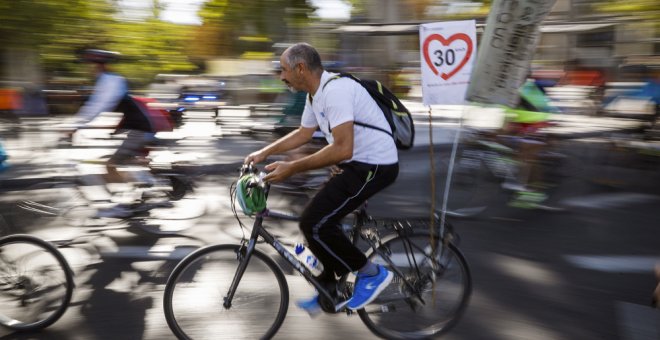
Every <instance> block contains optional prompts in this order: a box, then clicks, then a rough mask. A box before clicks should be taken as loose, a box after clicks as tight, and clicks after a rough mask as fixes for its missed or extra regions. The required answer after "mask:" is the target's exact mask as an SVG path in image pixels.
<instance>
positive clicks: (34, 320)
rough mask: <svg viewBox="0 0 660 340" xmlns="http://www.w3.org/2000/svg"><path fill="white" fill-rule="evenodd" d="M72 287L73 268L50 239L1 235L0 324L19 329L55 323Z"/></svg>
mask: <svg viewBox="0 0 660 340" xmlns="http://www.w3.org/2000/svg"><path fill="white" fill-rule="evenodd" d="M73 287H74V282H73V270H72V269H71V267H69V264H68V263H67V261H66V259H65V258H64V256H63V255H62V254H61V253H60V252H59V251H58V250H57V249H56V248H55V246H53V245H52V244H51V243H49V242H46V241H44V240H42V239H40V238H38V237H35V236H30V235H10V236H5V237H2V238H0V325H2V326H5V327H7V328H10V329H13V330H17V331H34V330H39V329H43V328H45V327H48V326H50V325H52V324H53V323H54V322H55V321H57V320H58V319H59V318H60V317H61V316H62V315H63V314H64V312H65V311H66V309H67V307H68V306H69V303H70V301H71V296H72V294H73Z"/></svg>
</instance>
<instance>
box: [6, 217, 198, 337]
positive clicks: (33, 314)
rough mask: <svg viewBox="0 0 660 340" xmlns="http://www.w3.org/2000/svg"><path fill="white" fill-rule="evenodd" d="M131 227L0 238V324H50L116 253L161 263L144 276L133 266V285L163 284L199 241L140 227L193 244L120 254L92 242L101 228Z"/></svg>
mask: <svg viewBox="0 0 660 340" xmlns="http://www.w3.org/2000/svg"><path fill="white" fill-rule="evenodd" d="M131 227H132V225H129V226H128V227H127V226H125V225H108V226H87V227H86V228H85V229H84V231H83V233H82V234H79V235H77V236H73V237H70V238H60V239H49V240H44V239H42V238H39V237H37V236H33V235H28V234H13V235H8V236H4V237H0V325H1V326H5V327H7V328H9V329H12V330H15V331H36V330H41V329H43V328H46V327H48V326H50V325H52V324H53V323H55V322H56V321H57V320H58V319H60V318H61V317H62V316H63V315H64V313H65V312H66V310H67V308H68V307H69V305H70V304H71V303H72V302H71V300H72V296H73V290H74V288H75V287H76V286H79V285H81V284H86V283H90V282H92V281H93V277H95V276H99V275H100V276H103V277H105V275H107V273H106V272H105V271H104V270H102V269H100V268H99V266H100V265H101V264H102V263H104V261H105V260H106V259H114V258H117V257H121V258H129V259H135V260H136V261H140V262H142V261H166V262H165V263H164V264H163V265H161V266H159V267H158V268H157V269H155V270H153V271H149V275H144V273H143V271H141V270H138V274H140V275H139V276H140V279H139V282H138V283H140V282H143V281H146V282H154V283H158V284H163V283H164V279H165V278H167V274H169V270H170V269H171V268H172V267H173V264H174V263H176V262H178V260H180V259H182V258H183V256H184V255H187V254H188V253H190V252H191V251H192V249H196V248H198V247H199V245H198V244H204V242H203V241H202V240H199V239H196V238H195V237H194V236H187V235H183V234H180V233H175V232H169V233H166V232H159V231H152V230H150V229H148V228H141V230H142V231H145V232H147V233H149V234H151V235H153V236H157V237H163V236H165V237H181V238H186V239H192V240H194V241H196V244H195V245H185V244H179V245H177V246H173V247H171V249H165V248H163V247H160V248H159V249H158V250H157V251H153V252H152V251H148V252H145V253H136V252H135V251H132V252H128V253H126V254H123V255H122V253H121V251H110V252H107V251H103V250H102V248H99V246H98V245H97V244H95V243H94V240H96V239H98V238H100V237H108V234H106V232H111V231H114V230H130V229H131ZM173 261H174V262H173ZM161 271H162V272H161ZM83 273H85V275H82V274H83ZM74 279H75V281H74ZM147 280H148V281H147ZM76 281H78V283H76Z"/></svg>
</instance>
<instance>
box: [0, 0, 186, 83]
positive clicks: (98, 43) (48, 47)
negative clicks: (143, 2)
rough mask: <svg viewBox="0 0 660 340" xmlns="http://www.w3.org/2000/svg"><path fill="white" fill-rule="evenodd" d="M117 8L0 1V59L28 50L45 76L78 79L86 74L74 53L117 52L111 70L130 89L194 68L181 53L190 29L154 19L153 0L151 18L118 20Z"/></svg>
mask: <svg viewBox="0 0 660 340" xmlns="http://www.w3.org/2000/svg"><path fill="white" fill-rule="evenodd" d="M117 6H118V3H117V2H116V1H113V0H67V1H61V0H31V1H23V0H0V56H1V55H5V54H6V53H5V52H8V51H11V50H17V49H19V50H29V51H33V52H36V53H38V55H39V56H40V59H41V67H43V69H44V71H45V72H46V76H47V78H50V77H52V76H65V77H70V76H76V77H80V76H86V75H88V72H87V70H86V67H85V66H84V65H81V64H80V63H77V62H76V57H77V56H76V52H77V51H80V50H81V49H84V48H101V49H108V50H113V51H119V52H121V53H122V60H121V62H120V63H118V64H117V65H116V66H115V69H116V70H117V71H119V72H121V73H122V74H124V75H125V76H126V77H127V78H128V79H129V80H130V81H131V82H132V83H133V84H134V87H135V86H141V85H144V84H147V83H149V82H150V81H151V80H152V79H153V77H154V76H155V75H156V74H158V73H171V72H192V71H195V70H196V69H197V66H195V65H194V64H193V63H191V62H190V61H189V60H188V57H187V53H186V44H187V42H188V41H189V39H190V34H191V26H185V25H177V24H173V23H169V22H164V21H162V20H160V19H158V18H157V16H158V10H159V7H160V6H159V2H158V1H157V0H154V8H155V10H154V12H153V16H152V17H150V18H147V19H145V20H141V21H122V20H119V19H118V18H117V8H118V7H117ZM0 60H1V59H0ZM0 66H1V65H0ZM35 67H37V66H36V65H35ZM0 74H1V70H0Z"/></svg>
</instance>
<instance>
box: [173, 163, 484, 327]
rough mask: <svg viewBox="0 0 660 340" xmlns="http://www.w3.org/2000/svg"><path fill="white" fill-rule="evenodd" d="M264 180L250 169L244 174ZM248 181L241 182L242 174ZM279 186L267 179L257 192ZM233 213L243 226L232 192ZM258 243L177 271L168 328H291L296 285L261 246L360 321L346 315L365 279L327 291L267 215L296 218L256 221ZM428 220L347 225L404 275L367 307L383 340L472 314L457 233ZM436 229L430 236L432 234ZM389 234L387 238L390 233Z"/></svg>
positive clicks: (363, 314) (205, 255) (365, 219)
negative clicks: (270, 225) (289, 310)
mask: <svg viewBox="0 0 660 340" xmlns="http://www.w3.org/2000/svg"><path fill="white" fill-rule="evenodd" d="M250 173H251V174H256V173H258V171H257V169H256V168H255V167H253V166H244V167H243V168H242V169H241V172H240V174H241V176H243V175H245V174H250ZM239 178H240V177H239ZM255 186H261V187H263V190H264V192H265V193H266V197H267V194H268V190H269V188H270V186H269V184H268V183H265V182H264V181H263V180H262V179H261V177H259V180H255V181H254V182H252V184H251V187H255ZM232 187H233V188H232V190H231V191H230V197H231V198H232V210H233V212H234V215H235V217H236V218H237V220H238V222H239V226H240V227H241V229H242V230H243V229H245V226H244V225H243V223H242V222H241V221H240V218H239V217H238V213H237V210H236V207H235V204H234V203H233V202H234V199H235V196H236V188H235V186H232ZM254 218H255V221H254V225H253V228H252V231H251V233H250V236H249V238H247V237H246V235H245V232H244V234H243V239H242V241H241V242H240V244H216V245H211V246H207V247H204V248H201V249H198V250H196V251H195V252H193V253H191V254H189V255H188V256H186V257H185V258H184V259H183V260H182V261H181V262H179V263H178V264H177V266H176V267H175V268H174V270H173V271H172V273H171V274H170V276H169V278H168V280H167V283H166V285H165V292H164V302H163V307H164V312H165V317H166V320H167V324H168V326H169V327H170V329H171V330H172V332H173V333H174V334H175V335H176V336H177V337H178V338H179V339H193V338H194V339H199V338H204V337H205V336H206V337H212V338H213V339H218V338H221V337H222V336H225V337H226V338H231V339H236V338H240V337H244V338H249V339H254V338H270V337H272V336H274V335H275V334H276V333H277V331H278V329H279V328H280V326H281V325H282V323H283V321H284V319H285V317H286V313H287V308H288V303H289V290H288V284H287V281H286V279H285V277H284V274H283V271H282V269H281V268H280V267H279V266H278V265H277V264H276V262H275V261H274V260H273V259H272V258H271V257H269V256H268V255H266V254H265V253H264V252H262V251H260V250H258V249H256V246H257V244H258V243H262V244H263V243H265V244H267V245H269V246H270V247H272V248H273V249H274V250H275V251H276V252H277V253H278V254H279V255H280V256H281V257H282V258H283V259H284V260H285V262H287V263H288V264H289V265H290V266H291V267H292V268H293V269H294V270H295V271H297V272H298V273H300V274H301V275H302V276H303V277H304V278H305V279H306V280H307V281H308V282H309V283H310V284H311V285H312V286H314V288H316V290H317V291H318V292H319V295H320V297H321V299H320V300H319V301H320V303H321V307H322V308H323V310H324V311H326V312H328V313H340V312H343V313H346V314H347V315H351V314H353V312H351V311H350V310H348V309H345V308H343V307H342V308H339V309H336V306H338V305H339V304H340V303H341V302H342V301H344V300H346V299H347V298H348V297H350V296H351V291H352V287H353V283H354V280H355V276H354V275H353V274H346V275H344V276H342V277H341V278H340V279H339V280H338V284H337V286H336V287H334V288H333V287H325V285H324V284H322V283H320V282H319V281H318V280H317V279H316V277H314V276H313V275H312V274H311V272H310V270H309V269H307V268H306V267H305V265H303V263H302V262H300V261H299V260H298V259H297V258H296V256H295V255H294V254H293V253H292V252H291V251H290V250H288V249H287V247H286V246H285V245H284V244H283V243H282V242H280V241H279V240H278V239H277V238H276V237H274V236H273V235H272V234H271V233H270V232H268V231H267V229H266V227H265V226H264V225H263V221H264V219H265V218H277V219H283V220H289V221H296V220H297V217H296V216H293V215H291V214H287V213H283V212H277V211H273V210H269V209H268V208H265V209H264V210H263V211H261V212H259V213H257V214H255V216H254ZM428 224H429V221H428V220H423V219H418V220H414V219H411V220H403V219H401V220H392V221H377V220H376V219H374V218H373V217H371V216H370V215H368V214H367V211H366V206H364V205H363V206H362V207H361V208H360V209H358V210H357V211H356V212H355V213H354V221H353V224H351V225H344V226H342V228H343V229H344V230H345V231H346V232H347V233H348V235H349V237H350V239H351V240H352V242H353V243H354V244H355V245H362V244H360V243H359V242H360V241H362V242H364V244H366V245H367V246H368V248H367V250H366V252H365V253H366V255H367V257H368V258H369V259H370V260H371V261H373V262H374V263H378V264H382V265H384V266H387V267H388V268H389V270H391V271H392V272H393V273H394V275H395V278H394V279H393V280H392V283H391V284H390V285H389V286H388V287H387V288H386V289H385V290H384V291H383V292H382V293H381V295H380V296H379V297H378V298H377V299H376V300H375V301H374V302H373V303H371V304H370V305H368V306H366V307H365V308H364V309H361V310H359V311H357V314H358V315H359V316H360V319H361V320H362V321H363V322H364V323H365V325H366V326H367V327H368V328H369V329H370V330H371V331H372V332H373V333H374V334H376V335H378V336H381V337H384V338H388V339H415V338H428V337H431V336H435V335H438V334H441V333H444V332H446V331H448V330H449V329H451V328H452V327H453V326H454V325H455V324H456V323H457V322H458V320H459V319H460V317H461V316H462V314H463V312H464V311H465V309H466V307H467V304H468V301H469V298H470V295H471V291H472V280H471V276H470V271H469V267H468V263H467V261H466V259H465V257H464V256H463V254H462V253H461V251H460V250H459V249H458V247H457V246H456V244H455V243H454V241H456V240H457V235H456V234H455V233H454V232H453V228H452V227H451V225H450V224H449V223H446V225H445V226H444V228H440V232H436V231H437V230H435V229H436V228H433V229H430V228H428V227H427V225H428ZM425 227H426V229H425ZM381 234H384V235H383V236H381Z"/></svg>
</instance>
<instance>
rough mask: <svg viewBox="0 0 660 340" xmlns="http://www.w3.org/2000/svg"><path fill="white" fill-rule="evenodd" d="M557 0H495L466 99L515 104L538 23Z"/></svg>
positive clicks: (532, 51) (525, 73) (524, 76)
mask: <svg viewBox="0 0 660 340" xmlns="http://www.w3.org/2000/svg"><path fill="white" fill-rule="evenodd" d="M555 1H556V0H515V1H513V0H495V1H494V2H493V4H492V6H491V11H490V13H489V14H488V19H486V28H485V31H484V34H483V36H482V37H481V42H480V43H479V56H478V57H477V64H476V66H475V69H474V72H473V74H472V78H471V79H470V86H469V88H468V93H467V100H468V101H472V102H479V103H484V104H500V105H506V106H509V107H514V106H516V105H517V104H518V101H519V94H518V89H519V88H520V86H521V85H522V84H523V83H524V82H525V79H526V78H527V76H528V73H529V71H530V65H531V61H532V58H533V57H534V51H535V49H536V45H537V42H538V38H539V26H540V24H541V22H542V21H543V19H544V18H545V17H546V15H547V14H548V13H549V12H550V10H551V9H552V6H553V5H554V3H555Z"/></svg>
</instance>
